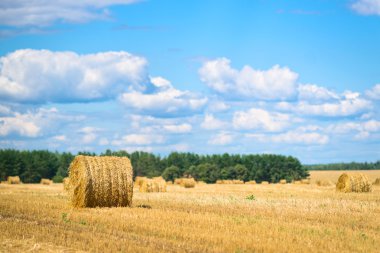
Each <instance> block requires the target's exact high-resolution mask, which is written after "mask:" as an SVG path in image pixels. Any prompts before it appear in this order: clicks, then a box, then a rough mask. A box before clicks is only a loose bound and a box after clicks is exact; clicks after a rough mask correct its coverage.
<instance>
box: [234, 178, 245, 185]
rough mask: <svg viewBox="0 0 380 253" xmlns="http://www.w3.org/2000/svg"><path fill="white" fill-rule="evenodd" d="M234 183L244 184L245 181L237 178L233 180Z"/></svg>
mask: <svg viewBox="0 0 380 253" xmlns="http://www.w3.org/2000/svg"><path fill="white" fill-rule="evenodd" d="M232 183H233V184H244V181H242V180H237V179H235V180H232Z"/></svg>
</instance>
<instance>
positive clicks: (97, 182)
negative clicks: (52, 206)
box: [69, 155, 133, 207]
mask: <svg viewBox="0 0 380 253" xmlns="http://www.w3.org/2000/svg"><path fill="white" fill-rule="evenodd" d="M69 178H70V185H71V187H70V197H71V203H72V205H73V206H74V207H113V206H131V205H132V196H133V170H132V165H131V162H130V160H129V159H128V158H127V157H113V156H82V155H79V156H76V157H75V159H74V160H73V161H72V163H71V164H70V176H69Z"/></svg>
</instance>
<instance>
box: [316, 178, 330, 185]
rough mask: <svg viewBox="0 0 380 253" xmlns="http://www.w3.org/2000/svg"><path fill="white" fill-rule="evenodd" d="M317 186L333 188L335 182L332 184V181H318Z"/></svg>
mask: <svg viewBox="0 0 380 253" xmlns="http://www.w3.org/2000/svg"><path fill="white" fill-rule="evenodd" d="M315 184H316V185H318V186H332V185H334V183H333V182H331V181H330V180H327V179H320V180H317V181H315Z"/></svg>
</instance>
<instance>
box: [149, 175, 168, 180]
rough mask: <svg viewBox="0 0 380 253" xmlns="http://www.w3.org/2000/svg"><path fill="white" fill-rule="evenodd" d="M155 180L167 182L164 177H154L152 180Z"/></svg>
mask: <svg viewBox="0 0 380 253" xmlns="http://www.w3.org/2000/svg"><path fill="white" fill-rule="evenodd" d="M152 179H153V180H165V179H164V178H163V177H161V176H159V177H153V178H152Z"/></svg>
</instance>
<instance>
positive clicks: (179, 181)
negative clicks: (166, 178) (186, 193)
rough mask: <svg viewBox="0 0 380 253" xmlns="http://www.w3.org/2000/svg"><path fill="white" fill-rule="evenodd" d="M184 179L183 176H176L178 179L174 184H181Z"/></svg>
mask: <svg viewBox="0 0 380 253" xmlns="http://www.w3.org/2000/svg"><path fill="white" fill-rule="evenodd" d="M182 179H183V178H176V179H174V184H178V185H181V184H182Z"/></svg>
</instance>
